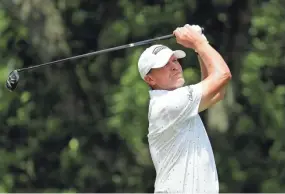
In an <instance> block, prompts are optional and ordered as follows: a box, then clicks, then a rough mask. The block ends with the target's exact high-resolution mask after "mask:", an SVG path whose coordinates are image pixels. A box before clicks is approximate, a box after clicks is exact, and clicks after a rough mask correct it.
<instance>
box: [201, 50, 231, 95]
mask: <svg viewBox="0 0 285 194" xmlns="http://www.w3.org/2000/svg"><path fill="white" fill-rule="evenodd" d="M197 57H198V61H199V64H200V69H201V80H204V79H206V78H207V77H208V76H209V73H208V71H207V69H206V67H205V64H204V62H203V60H202V59H201V57H200V56H199V55H197ZM225 92H226V86H224V87H223V88H222V89H221V91H220V92H219V93H218V94H216V96H215V97H218V96H219V95H224V94H225Z"/></svg>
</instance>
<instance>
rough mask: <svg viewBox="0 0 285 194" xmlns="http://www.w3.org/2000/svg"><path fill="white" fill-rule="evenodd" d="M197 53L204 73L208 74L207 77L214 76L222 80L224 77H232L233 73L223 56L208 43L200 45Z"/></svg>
mask: <svg viewBox="0 0 285 194" xmlns="http://www.w3.org/2000/svg"><path fill="white" fill-rule="evenodd" d="M196 52H197V53H198V55H199V57H200V60H201V62H202V63H201V62H200V65H201V66H202V68H201V71H202V73H204V74H206V73H207V74H208V75H205V76H214V78H215V79H220V78H221V77H224V76H230V77H231V72H230V70H229V68H228V66H227V64H226V62H225V61H224V59H223V58H222V56H221V55H220V54H219V53H218V52H217V51H216V50H215V49H214V48H212V47H211V46H210V45H209V44H208V43H206V42H205V43H202V44H200V45H199V46H198V47H197V48H196ZM205 72H206V73H205Z"/></svg>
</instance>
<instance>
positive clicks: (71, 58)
mask: <svg viewBox="0 0 285 194" xmlns="http://www.w3.org/2000/svg"><path fill="white" fill-rule="evenodd" d="M172 37H174V35H173V34H169V35H165V36H160V37H156V38H152V39H148V40H143V41H139V42H135V43H130V44H125V45H121V46H117V47H112V48H108V49H103V50H99V51H95V52H90V53H86V54H82V55H77V56H73V57H68V58H64V59H60V60H56V61H51V62H47V63H43V64H40V65H35V66H31V67H25V68H21V69H18V70H17V71H18V72H21V71H26V70H31V69H36V68H40V67H43V66H47V65H52V64H56V63H61V62H65V61H68V60H74V59H79V58H83V57H89V56H92V55H98V54H102V53H107V52H111V51H116V50H121V49H126V48H131V47H135V46H140V45H145V44H148V43H151V42H153V41H157V40H163V39H169V38H172Z"/></svg>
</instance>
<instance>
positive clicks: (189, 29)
mask: <svg viewBox="0 0 285 194" xmlns="http://www.w3.org/2000/svg"><path fill="white" fill-rule="evenodd" d="M173 33H174V35H175V36H176V41H177V43H178V44H181V45H182V46H184V47H186V48H192V49H194V50H195V49H196V48H197V47H198V46H199V45H201V44H204V43H208V41H207V39H206V37H205V36H204V35H203V34H202V29H201V28H200V27H199V26H196V25H193V26H190V25H189V24H186V25H185V26H184V27H179V28H176V30H174V32H173Z"/></svg>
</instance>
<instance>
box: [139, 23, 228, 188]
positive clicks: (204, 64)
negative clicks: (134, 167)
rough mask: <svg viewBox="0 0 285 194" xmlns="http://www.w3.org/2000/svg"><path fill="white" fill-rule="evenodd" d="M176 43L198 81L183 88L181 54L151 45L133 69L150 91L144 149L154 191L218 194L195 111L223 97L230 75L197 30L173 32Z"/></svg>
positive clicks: (210, 154) (206, 140) (187, 28)
mask: <svg viewBox="0 0 285 194" xmlns="http://www.w3.org/2000/svg"><path fill="white" fill-rule="evenodd" d="M173 33H174V35H175V37H176V41H177V43H179V44H181V45H182V46H184V47H185V48H189V49H193V50H194V51H195V52H196V53H197V54H198V57H199V58H198V59H199V62H200V67H201V74H202V79H201V81H200V82H199V83H196V84H193V85H186V86H184V82H185V81H184V78H183V72H182V68H181V65H180V64H179V61H178V59H180V58H184V57H185V56H186V54H185V52H184V51H182V50H176V51H173V50H171V49H170V48H168V47H167V46H164V45H153V46H151V47H149V48H147V49H146V50H145V51H144V52H143V53H142V54H141V56H140V58H139V62H138V69H139V73H140V75H141V77H142V78H143V80H144V81H145V82H146V83H147V84H148V86H149V87H150V91H149V94H150V102H149V113H148V119H149V129H148V130H149V133H148V141H149V149H150V153H151V157H152V161H153V164H154V167H155V170H156V180H155V184H154V187H155V191H154V192H155V193H218V192H219V182H218V175H217V170H216V164H215V159H214V155H213V151H212V147H211V144H210V141H209V138H208V135H207V133H206V130H205V127H204V124H203V122H202V120H201V118H200V116H199V113H200V112H202V111H204V110H206V109H208V108H210V107H211V106H213V105H214V104H216V103H217V102H219V101H220V100H222V99H223V97H224V95H225V88H226V85H227V84H228V83H229V81H230V79H231V72H230V70H229V68H228V66H227V64H226V62H225V61H224V60H223V58H222V57H221V55H220V54H219V53H218V52H217V51H216V50H215V49H214V48H212V47H211V46H210V45H209V44H208V41H207V39H206V37H205V36H204V35H203V34H202V31H201V28H200V27H199V26H196V25H193V26H190V25H188V24H187V25H185V26H183V27H179V28H177V29H176V30H174V32H173Z"/></svg>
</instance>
